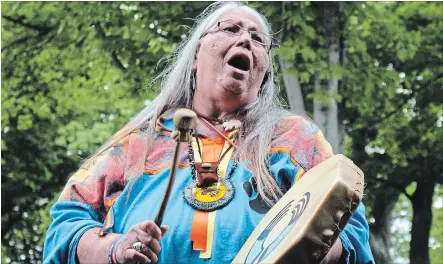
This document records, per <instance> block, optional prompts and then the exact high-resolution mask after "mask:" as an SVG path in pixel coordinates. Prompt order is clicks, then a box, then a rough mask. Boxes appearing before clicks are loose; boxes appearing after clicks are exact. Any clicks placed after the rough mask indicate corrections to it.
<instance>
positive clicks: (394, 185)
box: [366, 178, 412, 202]
mask: <svg viewBox="0 0 443 264" xmlns="http://www.w3.org/2000/svg"><path fill="white" fill-rule="evenodd" d="M366 181H367V182H372V183H375V182H379V183H382V184H384V185H386V186H389V187H391V188H394V189H396V190H398V191H400V192H401V193H403V194H404V195H405V196H406V197H407V198H408V199H409V200H410V201H411V202H412V195H410V194H409V193H407V192H406V188H405V186H403V185H401V184H399V183H397V182H393V181H390V180H385V179H380V178H368V179H367V180H366Z"/></svg>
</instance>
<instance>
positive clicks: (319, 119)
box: [314, 74, 328, 138]
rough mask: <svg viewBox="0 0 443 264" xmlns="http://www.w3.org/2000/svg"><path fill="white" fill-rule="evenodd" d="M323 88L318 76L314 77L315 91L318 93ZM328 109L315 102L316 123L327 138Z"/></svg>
mask: <svg viewBox="0 0 443 264" xmlns="http://www.w3.org/2000/svg"><path fill="white" fill-rule="evenodd" d="M320 89H322V88H321V81H320V78H319V77H318V74H316V75H315V76H314V90H315V91H316V92H317V91H318V90H320ZM327 116H328V107H327V106H326V105H324V104H322V102H320V101H318V100H314V123H315V124H316V125H317V126H318V128H319V129H320V130H321V131H322V132H323V133H324V134H325V137H326V138H327V135H326V133H327V130H326V124H327V122H328V117H327Z"/></svg>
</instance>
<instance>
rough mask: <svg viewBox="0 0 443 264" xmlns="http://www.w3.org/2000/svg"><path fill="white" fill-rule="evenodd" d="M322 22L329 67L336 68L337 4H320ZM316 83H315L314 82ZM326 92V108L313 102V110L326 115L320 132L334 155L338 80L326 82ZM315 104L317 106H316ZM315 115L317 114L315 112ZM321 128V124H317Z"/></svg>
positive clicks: (337, 138)
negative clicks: (328, 98)
mask: <svg viewBox="0 0 443 264" xmlns="http://www.w3.org/2000/svg"><path fill="white" fill-rule="evenodd" d="M321 10H322V20H323V25H324V34H325V39H326V43H327V48H328V54H329V65H330V66H331V67H336V66H337V65H338V64H339V60H340V37H339V36H340V25H339V3H337V2H324V3H322V9H321ZM316 82H317V81H316ZM327 92H328V93H329V95H330V101H329V104H328V105H327V106H323V105H322V103H321V102H318V101H316V102H314V109H321V111H320V112H321V115H322V114H323V112H325V113H326V125H325V130H322V131H323V133H324V134H325V137H326V138H327V139H328V141H329V143H330V144H331V146H332V149H333V151H334V153H340V152H341V151H340V142H341V139H340V135H339V129H338V107H337V102H336V101H335V99H334V98H333V95H334V94H337V93H338V78H337V77H335V76H332V77H331V79H329V80H328V85H327ZM316 104H317V105H316ZM315 112H316V111H315V110H314V122H315V120H322V119H323V118H324V117H323V116H321V117H316V116H315ZM317 113H319V112H318V111H317ZM319 125H320V126H322V125H321V124H319Z"/></svg>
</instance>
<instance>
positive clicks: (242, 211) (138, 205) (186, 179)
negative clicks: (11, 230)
mask: <svg viewBox="0 0 443 264" xmlns="http://www.w3.org/2000/svg"><path fill="white" fill-rule="evenodd" d="M160 122H161V123H162V126H163V127H164V128H166V130H173V123H172V118H171V117H165V118H161V119H160ZM274 134H275V137H274V140H273V141H272V143H271V146H270V147H269V151H268V154H269V162H270V165H269V170H270V172H271V174H272V175H273V176H274V179H275V180H276V182H277V184H279V186H281V187H282V189H283V190H285V189H286V190H287V189H288V188H290V187H291V186H292V185H294V184H297V180H299V179H300V178H301V177H303V174H304V173H305V172H306V171H308V170H309V169H311V168H312V167H314V166H316V165H317V164H319V163H320V162H322V161H324V160H325V159H327V158H329V157H330V156H332V155H333V153H332V150H331V147H330V145H329V143H328V142H327V141H326V140H325V139H324V137H323V134H322V133H321V131H320V130H319V129H318V127H317V126H316V125H314V124H313V123H312V122H310V121H308V120H306V119H304V118H302V117H297V116H291V117H287V118H285V119H283V120H281V121H280V123H279V125H278V126H277V127H276V129H275V133H274ZM200 137H201V138H202V139H203V141H206V143H205V146H209V145H211V144H212V145H214V147H217V146H216V145H218V144H223V142H224V140H221V138H217V139H211V138H208V137H205V135H200ZM174 144H175V141H174V140H173V139H171V138H170V137H169V133H168V132H167V131H159V132H157V133H155V134H154V135H147V134H146V133H145V132H143V131H136V132H133V133H131V134H130V135H129V136H127V137H126V138H124V139H122V140H121V141H120V142H119V143H118V144H116V145H115V146H113V147H112V148H110V149H109V150H107V151H106V152H105V153H103V154H102V155H101V156H99V157H98V158H97V159H96V161H95V162H94V163H93V164H92V165H91V166H89V167H88V168H82V169H80V170H79V171H77V172H76V173H75V174H74V175H73V176H72V177H71V178H70V179H69V181H68V183H67V184H66V186H65V188H64V190H63V191H62V193H61V195H60V198H59V200H58V201H57V202H56V203H55V204H54V206H53V207H52V208H51V216H52V218H53V222H52V223H51V225H50V227H49V229H48V232H47V235H46V240H45V246H44V263H76V251H77V245H78V242H79V240H80V237H81V236H82V235H83V234H84V233H85V232H86V231H87V230H88V229H90V228H93V227H101V228H103V227H108V230H107V231H110V232H114V233H121V234H124V233H126V232H127V231H128V230H129V228H130V227H131V226H133V225H135V224H137V223H139V222H142V221H145V220H150V219H151V220H152V219H154V218H155V217H156V214H157V212H158V207H159V205H160V202H161V200H162V198H163V195H164V191H165V189H166V185H167V182H168V176H169V171H170V167H171V163H172V156H173V146H174ZM218 148H219V146H218ZM143 149H145V150H146V149H148V151H143ZM219 149H220V148H219ZM145 152H146V153H145ZM233 163H234V161H233V160H230V161H229V163H228V167H227V171H229V170H230V168H231V166H232V165H233ZM230 179H231V181H232V183H233V185H234V187H235V195H234V198H233V199H232V201H231V202H230V203H229V204H227V205H226V206H225V207H223V208H221V209H219V210H217V214H216V217H215V220H214V221H215V223H214V230H213V243H212V255H211V257H210V258H209V259H202V258H201V257H200V252H199V251H196V250H194V248H193V241H191V240H190V233H191V226H192V223H193V219H194V216H195V212H196V211H195V209H193V208H192V207H191V206H189V205H188V204H187V203H186V202H185V200H184V198H183V194H182V191H183V189H184V188H185V187H186V186H187V184H189V183H190V181H192V178H191V167H190V165H189V159H188V146H187V145H186V144H183V146H182V148H181V152H180V154H179V164H178V170H177V174H176V178H175V182H174V185H173V189H172V192H171V196H170V199H169V203H168V206H167V208H166V212H165V214H164V218H163V223H162V225H168V226H169V230H168V232H167V233H166V234H165V236H164V237H163V238H162V240H161V248H162V251H161V252H160V253H159V256H158V257H159V261H158V263H205V264H211V263H217V264H218V263H231V262H232V260H233V259H234V257H235V256H236V254H237V253H238V251H239V250H240V248H241V247H242V246H243V244H244V243H245V241H246V240H247V239H248V237H249V235H250V234H251V233H252V231H253V230H254V228H255V227H256V226H257V225H258V224H259V222H260V221H261V220H262V218H263V217H264V215H265V214H266V212H267V211H268V210H269V208H268V207H267V206H265V203H264V202H263V201H262V200H261V198H260V196H259V195H258V193H257V191H256V190H257V184H256V182H255V178H254V177H253V175H252V174H251V173H250V171H249V170H248V169H247V168H246V164H245V162H244V161H241V160H240V161H239V164H238V167H237V168H236V169H235V170H234V171H233V173H232V175H231V178H230ZM325 180H327V179H325ZM110 215H111V216H112V217H110ZM340 239H341V242H342V244H343V248H344V255H345V259H346V263H374V260H373V257H372V253H371V250H370V247H369V228H368V223H367V221H366V218H365V208H364V206H363V204H360V206H359V207H358V208H357V210H356V212H355V213H354V215H353V216H352V218H351V220H350V222H349V223H348V225H347V226H346V227H345V229H344V230H343V232H342V233H341V234H340Z"/></svg>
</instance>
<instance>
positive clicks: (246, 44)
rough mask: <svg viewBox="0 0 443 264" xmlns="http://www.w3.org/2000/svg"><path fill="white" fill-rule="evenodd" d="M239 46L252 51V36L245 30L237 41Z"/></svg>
mask: <svg viewBox="0 0 443 264" xmlns="http://www.w3.org/2000/svg"><path fill="white" fill-rule="evenodd" d="M237 46H239V47H243V48H246V49H248V50H251V34H249V32H248V31H246V30H243V32H242V34H241V35H240V36H239V40H238V41H237Z"/></svg>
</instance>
